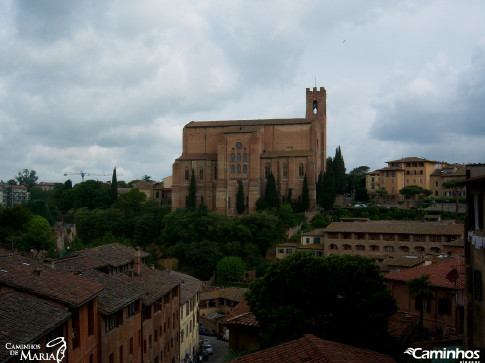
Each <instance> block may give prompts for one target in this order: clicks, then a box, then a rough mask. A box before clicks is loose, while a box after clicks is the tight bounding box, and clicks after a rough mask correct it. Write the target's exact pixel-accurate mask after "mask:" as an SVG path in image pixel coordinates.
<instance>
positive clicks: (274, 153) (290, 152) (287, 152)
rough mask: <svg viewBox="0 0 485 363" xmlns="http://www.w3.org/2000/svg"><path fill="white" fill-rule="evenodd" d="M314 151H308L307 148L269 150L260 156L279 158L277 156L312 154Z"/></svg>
mask: <svg viewBox="0 0 485 363" xmlns="http://www.w3.org/2000/svg"><path fill="white" fill-rule="evenodd" d="M312 155H313V151H306V150H282V151H268V152H265V153H262V154H261V155H260V158H261V159H263V158H277V157H285V156H312Z"/></svg>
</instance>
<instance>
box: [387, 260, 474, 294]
mask: <svg viewBox="0 0 485 363" xmlns="http://www.w3.org/2000/svg"><path fill="white" fill-rule="evenodd" d="M453 269H456V271H457V272H458V280H457V281H456V288H457V289H460V290H461V289H463V288H464V287H465V265H464V260H463V259H462V258H449V259H446V260H444V261H442V262H437V263H433V264H430V265H427V266H418V267H414V268H410V269H407V270H403V271H398V272H390V273H388V274H386V275H385V278H386V280H394V281H403V282H408V281H410V280H412V279H414V278H417V277H421V276H423V275H429V281H430V283H431V285H433V286H435V287H443V288H447V289H455V283H454V282H451V281H450V280H448V279H447V278H446V276H448V274H449V273H450V272H451V271H452V270H453Z"/></svg>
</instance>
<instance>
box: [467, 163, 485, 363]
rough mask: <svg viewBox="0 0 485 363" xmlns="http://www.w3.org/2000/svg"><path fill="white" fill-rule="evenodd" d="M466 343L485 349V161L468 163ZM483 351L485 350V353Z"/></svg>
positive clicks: (470, 346)
mask: <svg viewBox="0 0 485 363" xmlns="http://www.w3.org/2000/svg"><path fill="white" fill-rule="evenodd" d="M466 174H467V179H466V181H465V183H466V188H467V191H466V193H467V204H468V217H467V219H466V221H465V233H467V235H468V236H467V242H466V243H465V266H466V275H467V282H466V305H465V332H464V333H465V339H464V341H465V346H466V348H467V349H480V350H481V351H482V352H484V351H485V299H484V295H483V287H484V286H483V280H484V274H485V252H484V251H485V227H484V226H485V217H484V216H485V213H484V205H485V164H474V165H467V172H466ZM482 354H483V353H482Z"/></svg>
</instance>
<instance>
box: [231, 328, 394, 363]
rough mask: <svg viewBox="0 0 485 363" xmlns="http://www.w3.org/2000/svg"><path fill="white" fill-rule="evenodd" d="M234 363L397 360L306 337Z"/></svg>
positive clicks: (312, 336) (308, 335) (323, 362)
mask: <svg viewBox="0 0 485 363" xmlns="http://www.w3.org/2000/svg"><path fill="white" fill-rule="evenodd" d="M231 362H233V363H243V362H245V363H274V362H294V363H298V362H316V363H333V362H335V363H337V362H339V363H340V362H346V363H363V362H376V363H391V362H394V363H395V360H394V359H392V358H391V357H389V356H387V355H384V354H381V353H377V352H373V351H370V350H366V349H360V348H355V347H352V346H349V345H345V344H341V343H336V342H331V341H329V340H323V339H320V338H317V337H316V336H314V335H311V334H306V335H305V336H304V337H303V338H300V339H297V340H293V341H291V342H287V343H284V344H280V345H278V346H276V347H272V348H269V349H265V350H262V351H259V352H256V353H253V354H249V355H246V356H244V357H241V358H238V359H235V360H232V361H231Z"/></svg>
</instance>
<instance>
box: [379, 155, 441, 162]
mask: <svg viewBox="0 0 485 363" xmlns="http://www.w3.org/2000/svg"><path fill="white" fill-rule="evenodd" d="M413 161H415V162H416V161H417V162H419V161H422V162H426V163H433V164H436V163H441V162H439V161H433V160H428V159H425V158H418V157H416V156H409V157H406V158H402V159H397V160H392V161H386V163H410V162H413Z"/></svg>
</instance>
